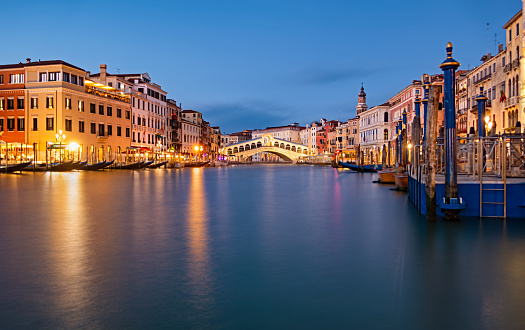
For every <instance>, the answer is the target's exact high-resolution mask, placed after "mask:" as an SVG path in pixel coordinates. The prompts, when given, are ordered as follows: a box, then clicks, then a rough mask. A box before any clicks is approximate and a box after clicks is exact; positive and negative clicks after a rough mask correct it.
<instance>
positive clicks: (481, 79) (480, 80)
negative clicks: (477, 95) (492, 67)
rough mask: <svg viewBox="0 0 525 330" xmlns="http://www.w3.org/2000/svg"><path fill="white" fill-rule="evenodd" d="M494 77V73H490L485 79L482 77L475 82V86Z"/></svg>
mask: <svg viewBox="0 0 525 330" xmlns="http://www.w3.org/2000/svg"><path fill="white" fill-rule="evenodd" d="M491 77H492V73H489V74H488V75H486V76H485V77H481V78H480V79H478V80H476V81H475V82H474V84H475V85H477V84H481V83H482V82H484V81H485V80H489V79H490V78H491Z"/></svg>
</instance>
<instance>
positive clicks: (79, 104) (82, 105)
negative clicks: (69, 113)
mask: <svg viewBox="0 0 525 330" xmlns="http://www.w3.org/2000/svg"><path fill="white" fill-rule="evenodd" d="M78 111H80V112H84V101H78Z"/></svg>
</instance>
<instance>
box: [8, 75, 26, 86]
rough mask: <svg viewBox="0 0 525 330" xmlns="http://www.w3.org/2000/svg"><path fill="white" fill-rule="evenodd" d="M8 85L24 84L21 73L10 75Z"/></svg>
mask: <svg viewBox="0 0 525 330" xmlns="http://www.w3.org/2000/svg"><path fill="white" fill-rule="evenodd" d="M9 83H10V84H23V83H24V74H23V73H17V74H12V75H10V79H9Z"/></svg>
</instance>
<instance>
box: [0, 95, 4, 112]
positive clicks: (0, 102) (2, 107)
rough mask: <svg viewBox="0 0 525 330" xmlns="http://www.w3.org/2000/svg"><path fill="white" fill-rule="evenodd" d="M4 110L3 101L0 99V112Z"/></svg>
mask: <svg viewBox="0 0 525 330" xmlns="http://www.w3.org/2000/svg"><path fill="white" fill-rule="evenodd" d="M4 109H5V105H4V99H3V98H1V99H0V110H4Z"/></svg>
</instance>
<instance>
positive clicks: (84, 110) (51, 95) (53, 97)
mask: <svg viewBox="0 0 525 330" xmlns="http://www.w3.org/2000/svg"><path fill="white" fill-rule="evenodd" d="M3 67H4V68H5V67H9V66H3ZM11 67H13V68H15V67H16V68H23V69H24V72H25V79H26V81H25V90H26V96H25V98H26V100H27V101H26V105H27V111H26V121H27V122H28V124H29V125H28V127H27V130H26V142H27V144H30V145H31V144H33V143H34V144H35V146H36V147H37V150H38V151H39V155H38V160H44V159H45V157H46V153H45V151H46V146H47V145H48V144H49V143H58V142H60V143H65V144H66V143H67V144H69V145H70V146H71V148H72V149H73V146H78V147H76V148H74V149H76V150H70V152H72V153H76V155H73V156H75V157H78V158H83V157H84V159H85V157H86V156H87V157H88V159H89V160H90V161H102V160H111V159H115V156H117V155H118V154H120V153H121V152H122V151H124V150H125V149H126V147H129V145H130V135H131V132H130V131H131V125H130V118H131V108H130V103H129V95H128V94H126V93H124V92H123V91H119V90H115V89H114V88H110V86H107V85H103V84H94V83H93V82H92V81H89V80H86V79H85V77H86V74H87V72H86V71H85V70H83V69H81V68H79V67H77V66H74V65H71V64H69V63H66V62H64V61H60V60H58V61H39V62H31V61H30V59H28V60H27V62H26V63H25V64H21V63H20V64H14V65H11ZM60 132H63V135H65V137H66V138H65V139H64V138H63V137H62V138H60V140H59V138H57V134H58V133H60Z"/></svg>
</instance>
